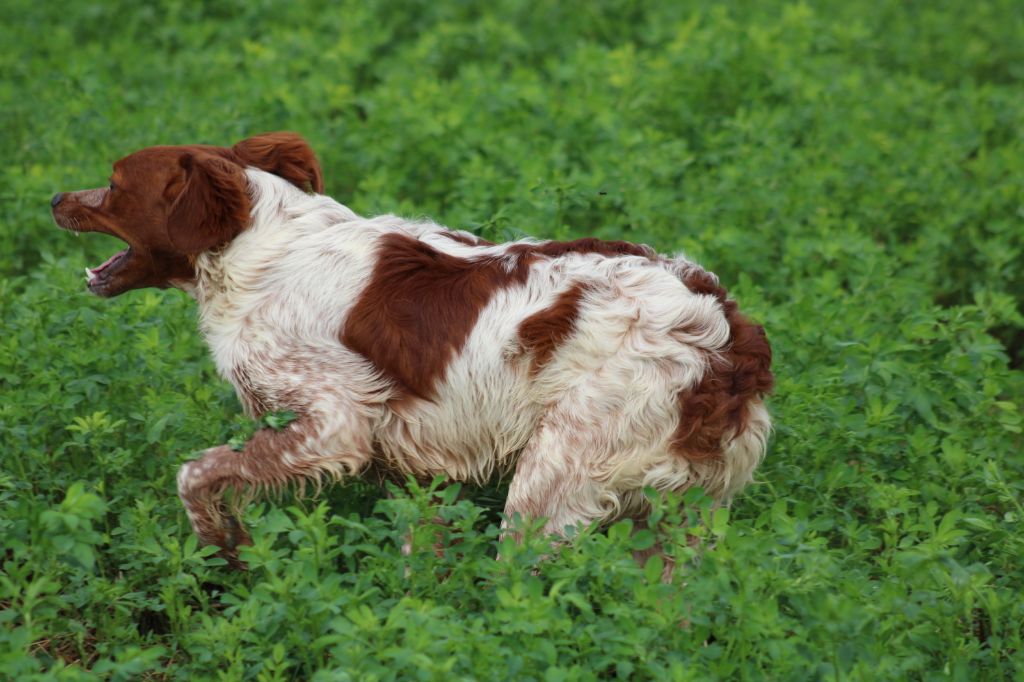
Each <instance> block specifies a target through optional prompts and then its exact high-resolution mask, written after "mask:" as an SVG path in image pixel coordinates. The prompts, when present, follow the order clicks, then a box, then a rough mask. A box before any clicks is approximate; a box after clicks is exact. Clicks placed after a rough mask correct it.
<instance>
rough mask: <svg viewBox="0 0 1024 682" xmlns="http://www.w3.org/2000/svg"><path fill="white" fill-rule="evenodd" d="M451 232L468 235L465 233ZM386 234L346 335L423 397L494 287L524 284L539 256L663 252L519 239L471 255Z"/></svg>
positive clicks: (593, 241)
mask: <svg viewBox="0 0 1024 682" xmlns="http://www.w3.org/2000/svg"><path fill="white" fill-rule="evenodd" d="M445 234H446V236H448V237H449V238H453V239H455V241H459V242H461V243H465V241H463V240H462V239H459V238H458V237H460V236H461V235H458V234H456V233H453V232H446V233H445ZM466 241H468V240H466ZM381 242H382V244H381V247H380V250H379V251H378V255H377V265H376V267H375V269H374V272H373V276H372V277H371V281H370V283H369V284H368V285H367V287H366V289H365V291H364V292H363V294H362V295H361V296H360V298H359V300H358V301H357V302H356V305H355V307H353V309H352V312H351V313H350V314H349V316H348V319H347V320H346V322H345V328H344V329H343V330H342V332H341V337H342V342H343V343H344V344H345V345H346V346H348V347H349V348H351V349H352V350H354V351H356V352H357V353H359V354H361V355H362V356H363V357H365V358H367V359H368V360H370V362H372V363H373V364H374V366H376V367H377V368H378V369H379V370H381V371H382V372H383V373H384V374H385V375H387V376H388V377H390V378H391V379H392V380H393V381H394V382H395V383H396V385H397V386H398V387H399V388H400V390H401V391H402V393H403V394H405V395H412V396H415V397H418V398H424V399H430V398H431V397H432V396H433V394H434V389H435V384H436V383H437V381H439V380H441V379H443V377H444V374H445V371H446V369H447V366H448V363H449V362H451V360H452V358H454V357H455V355H456V354H457V353H458V352H459V351H461V350H462V346H463V345H464V344H465V342H466V339H467V338H468V337H469V334H470V332H471V331H472V329H473V326H474V325H475V324H476V320H477V318H478V317H479V315H480V311H481V310H482V309H483V308H484V306H485V305H487V302H488V301H490V299H491V296H493V294H494V292H496V291H498V290H499V289H501V288H503V287H508V286H516V285H521V284H523V283H524V282H525V281H526V278H527V276H528V274H529V269H530V265H531V264H532V263H533V262H534V261H535V260H536V259H537V258H558V257H560V256H564V255H566V254H570V253H595V254H598V255H601V256H606V257H615V256H625V255H629V256H643V257H645V258H651V259H654V258H657V257H658V256H657V254H656V253H655V252H654V250H653V249H651V248H650V247H649V246H644V245H641V244H631V243H629V242H618V241H615V242H606V241H602V240H600V239H577V240H574V241H569V242H543V243H540V244H513V245H511V246H510V247H509V248H508V250H507V251H506V252H505V255H503V256H501V257H485V258H473V259H466V258H459V257H456V256H452V255H449V254H446V253H443V252H441V251H438V250H437V249H434V248H432V247H430V246H429V245H427V244H425V243H423V242H421V241H419V240H417V239H415V238H412V237H408V236H406V235H401V234H388V235H385V236H384V237H382V238H381ZM565 308H566V309H565V310H562V311H561V314H562V316H563V317H564V316H565V314H566V313H567V312H568V308H567V306H565ZM528 331H529V330H528ZM551 340H552V339H551V338H550V337H549V338H548V340H547V341H545V342H542V343H541V345H544V344H550V343H551ZM555 345H557V342H556V344H555ZM553 350H554V346H552V348H551V352H553ZM544 361H546V357H545V358H544Z"/></svg>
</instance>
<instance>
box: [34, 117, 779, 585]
mask: <svg viewBox="0 0 1024 682" xmlns="http://www.w3.org/2000/svg"><path fill="white" fill-rule="evenodd" d="M322 192H323V177H322V173H321V169H320V165H319V163H318V161H317V158H316V156H315V154H314V153H313V151H312V150H311V149H310V147H309V145H308V144H307V143H306V142H305V141H304V140H303V139H302V138H301V137H300V136H298V135H296V134H294V133H285V132H278V133H268V134H263V135H257V136H255V137H251V138H248V139H246V140H243V141H241V142H239V143H238V144H236V145H234V146H232V147H215V146H206V145H190V146H161V147H150V148H147V149H143V150H141V151H138V152H135V153H134V154H131V155H129V156H126V157H125V158H122V159H121V160H119V161H117V162H116V163H114V165H113V174H112V176H111V178H110V184H109V186H108V187H104V188H98V189H90V190H84V191H78V192H70V193H61V194H57V195H55V196H54V197H53V199H52V201H51V208H52V213H53V216H54V220H55V222H56V223H57V225H58V226H60V227H62V228H65V229H68V230H72V231H75V232H102V233H105V234H110V235H113V236H115V237H117V238H119V239H120V240H122V241H124V242H126V243H127V245H128V247H127V248H126V249H124V250H123V251H119V252H118V253H116V254H114V255H113V256H112V257H111V258H109V259H108V260H107V261H106V262H104V263H103V264H101V265H99V266H96V267H93V268H86V277H87V286H88V289H89V291H91V292H92V293H94V294H96V295H98V296H102V297H112V296H118V295H120V294H122V293H124V292H126V291H130V290H132V289H139V288H143V287H160V288H166V287H176V288H178V289H182V290H183V291H185V292H187V293H188V294H190V295H191V296H192V297H193V298H194V299H195V300H196V302H197V304H198V308H199V326H200V328H201V331H202V333H203V335H204V337H205V339H206V341H207V342H208V344H209V346H210V350H211V352H212V354H213V358H214V360H215V362H216V365H217V369H218V371H219V372H220V374H221V376H223V377H224V378H225V379H226V380H227V381H230V382H231V383H232V384H233V385H234V387H235V390H236V391H237V393H238V397H239V398H240V400H241V402H242V404H243V406H244V408H245V410H246V412H247V413H248V414H249V415H251V416H253V417H259V416H260V415H264V414H267V413H270V412H279V411H291V412H293V413H294V415H295V419H294V421H292V422H291V423H289V424H288V425H287V426H286V427H284V428H282V429H272V428H264V429H261V430H259V431H258V432H257V433H256V434H255V435H254V436H253V437H252V438H251V439H250V440H249V441H248V442H246V443H245V445H244V449H242V450H241V451H236V450H235V449H232V448H231V447H229V446H227V445H221V446H217V447H213V448H210V449H208V450H206V451H205V452H204V454H203V456H202V457H201V458H200V459H198V460H195V461H191V462H188V463H186V464H184V465H183V466H182V467H181V468H180V470H179V473H178V477H177V484H178V493H179V495H180V497H181V500H182V502H183V504H184V506H185V510H186V511H187V513H188V517H189V520H190V522H191V525H192V528H193V529H194V530H195V532H196V533H197V534H198V536H199V538H200V539H201V540H202V541H203V542H205V543H207V544H212V545H217V546H218V547H220V548H221V551H222V553H223V555H224V556H225V557H227V558H228V559H229V561H231V562H232V563H233V564H234V565H236V566H242V564H241V562H240V561H239V560H238V555H237V548H238V547H239V546H240V545H244V544H248V543H249V542H250V539H249V536H248V534H247V532H246V530H245V529H244V528H243V527H242V526H241V524H240V523H239V521H238V520H237V518H236V514H235V513H233V512H231V511H229V510H228V509H227V507H226V506H225V503H224V497H225V494H226V493H227V491H228V489H232V490H235V491H247V492H249V493H255V492H259V491H262V490H265V489H279V488H281V487H283V486H287V485H289V484H293V483H299V484H301V483H302V482H304V481H309V480H312V481H314V482H316V483H317V484H319V483H321V482H323V481H325V480H337V479H341V478H343V477H347V476H356V475H361V474H362V475H370V474H371V473H373V472H376V473H377V474H378V475H381V476H395V477H398V478H402V479H404V478H405V477H407V476H413V477H415V478H419V479H427V480H429V479H431V478H433V477H435V476H436V475H439V474H442V475H444V476H446V477H447V478H448V479H450V480H454V481H468V482H476V483H480V482H484V481H486V480H488V479H490V478H491V477H492V475H494V474H496V473H498V472H510V473H512V477H511V480H510V483H509V489H508V497H507V500H506V504H505V515H506V519H512V518H514V517H515V515H517V514H518V515H519V516H521V517H525V518H530V519H540V518H543V519H546V521H545V522H544V526H543V527H544V530H545V531H546V532H548V533H551V534H554V535H559V534H564V533H565V530H566V529H567V528H568V527H572V526H575V525H576V524H580V523H584V524H586V523H591V522H607V521H611V520H614V519H617V518H622V517H637V518H639V517H640V516H641V515H642V514H644V512H645V511H646V509H647V504H648V501H647V498H646V497H645V495H644V492H643V491H644V489H645V488H647V487H651V488H654V489H656V490H660V491H682V490H685V489H687V488H690V487H692V486H702V487H703V488H704V490H705V491H706V492H707V493H708V494H709V495H711V496H712V497H713V498H714V499H716V500H718V501H721V502H727V501H728V500H729V499H731V498H732V496H733V495H735V494H736V493H737V492H738V491H739V490H740V489H741V488H743V487H744V486H745V485H746V484H747V483H749V482H750V481H751V480H752V475H753V472H754V470H755V468H756V467H757V465H758V463H759V462H760V460H761V459H762V457H763V455H764V453H765V449H766V443H767V439H768V436H769V432H770V430H771V421H770V418H769V415H768V412H767V410H766V408H765V406H764V396H765V395H766V394H768V393H769V392H770V390H771V388H772V382H773V377H772V373H771V368H770V367H771V347H770V345H769V343H768V340H767V338H766V336H765V333H764V331H763V329H762V328H761V327H760V326H759V325H756V324H754V323H752V322H750V321H749V320H748V319H747V318H745V317H744V316H743V315H741V314H740V313H739V311H738V309H737V304H736V302H735V301H733V300H731V299H730V298H728V296H727V294H726V291H725V289H723V288H722V287H721V286H720V285H719V283H718V280H717V278H716V277H715V276H714V275H713V274H711V273H710V272H707V271H706V270H704V269H703V268H701V267H700V266H699V265H697V264H696V263H694V262H692V261H690V260H688V259H686V258H685V257H683V256H675V257H668V256H663V255H659V254H658V253H656V252H655V251H654V250H653V249H651V248H650V247H647V246H643V245H637V244H632V243H628V242H623V241H601V240H597V239H579V240H575V241H565V242H558V241H539V240H533V239H522V240H519V241H515V242H511V243H504V244H495V243H492V242H489V241H486V240H484V239H482V238H480V237H478V236H476V235H474V234H471V233H469V232H465V231H459V230H454V229H448V228H446V227H443V226H441V225H437V224H434V223H432V222H429V221H424V220H407V219H404V218H400V217H396V216H393V215H383V216H378V217H375V218H364V217H361V216H358V215H356V214H355V213H354V212H353V211H351V210H350V209H348V208H347V207H345V206H343V205H342V204H340V203H338V202H337V201H335V200H334V199H332V198H330V197H328V196H325V195H323V194H322Z"/></svg>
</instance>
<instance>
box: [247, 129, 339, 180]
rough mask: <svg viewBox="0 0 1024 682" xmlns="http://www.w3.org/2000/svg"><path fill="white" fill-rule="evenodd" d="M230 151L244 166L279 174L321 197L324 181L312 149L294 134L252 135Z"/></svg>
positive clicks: (300, 137)
mask: <svg viewBox="0 0 1024 682" xmlns="http://www.w3.org/2000/svg"><path fill="white" fill-rule="evenodd" d="M231 151H232V152H234V153H235V156H236V157H237V158H238V160H239V162H240V163H241V164H242V165H243V166H253V167H255V168H259V169H260V170H264V171H267V172H268V173H273V174H274V175H280V176H281V177H282V178H284V179H285V180H287V181H288V182H290V183H292V184H293V185H295V186H296V187H298V188H299V189H301V190H304V191H310V190H312V191H313V192H316V193H317V194H322V193H323V191H324V178H323V174H322V172H321V171H320V162H318V161H317V160H316V154H314V153H313V149H312V148H311V147H310V146H309V145H308V144H307V143H306V141H305V140H303V139H302V136H300V135H297V134H296V133H288V132H279V133H264V134H262V135H254V136H253V137H250V138H248V139H245V140H242V141H241V142H239V143H238V144H236V145H235V146H234V147H232V148H231Z"/></svg>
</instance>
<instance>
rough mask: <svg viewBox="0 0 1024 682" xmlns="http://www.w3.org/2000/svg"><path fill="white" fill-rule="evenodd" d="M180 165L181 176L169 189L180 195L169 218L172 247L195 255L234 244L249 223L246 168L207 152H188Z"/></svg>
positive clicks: (183, 156) (180, 160) (172, 206)
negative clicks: (227, 243)
mask: <svg viewBox="0 0 1024 682" xmlns="http://www.w3.org/2000/svg"><path fill="white" fill-rule="evenodd" d="M179 164H180V166H181V173H180V174H178V175H177V176H176V177H175V178H174V179H173V180H171V182H170V183H169V184H168V187H167V191H168V193H173V192H177V198H175V199H174V203H172V204H171V210H170V214H169V215H168V218H167V236H168V238H169V239H170V242H171V245H172V246H174V248H175V249H177V250H178V251H180V252H181V253H185V254H190V255H194V254H197V253H202V252H203V251H206V250H208V249H212V248H213V247H215V246H220V245H221V244H224V243H226V242H228V241H231V240H232V239H233V238H234V237H235V236H236V235H237V234H238V233H239V232H241V231H242V230H243V229H245V227H246V225H247V224H248V222H249V208H250V204H249V194H248V192H247V191H246V179H245V172H244V171H243V170H242V167H241V166H239V165H238V164H237V163H234V162H232V161H228V160H227V159H223V158H221V157H219V156H215V155H213V154H209V153H206V152H186V153H185V154H184V155H182V156H181V158H180V159H179ZM178 187H180V188H181V189H180V190H178Z"/></svg>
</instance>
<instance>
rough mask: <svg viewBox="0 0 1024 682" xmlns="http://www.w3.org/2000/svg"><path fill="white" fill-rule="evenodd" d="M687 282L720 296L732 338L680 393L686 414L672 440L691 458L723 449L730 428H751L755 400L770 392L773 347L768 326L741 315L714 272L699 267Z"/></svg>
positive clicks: (692, 287) (696, 289)
mask: <svg viewBox="0 0 1024 682" xmlns="http://www.w3.org/2000/svg"><path fill="white" fill-rule="evenodd" d="M683 284H685V285H686V287H687V288H688V289H689V290H690V291H693V292H694V293H697V294H705V295H711V296H714V297H715V298H717V299H718V302H719V303H720V304H721V306H722V310H723V311H724V313H725V318H726V320H727V321H728V323H729V330H730V343H729V346H728V348H726V350H725V352H723V353H722V354H721V356H720V357H719V358H715V359H713V360H712V362H711V367H710V368H709V370H708V372H707V373H706V374H705V375H704V378H703V379H702V380H701V382H700V383H699V384H697V386H696V387H694V388H692V389H690V390H689V391H684V392H683V393H682V394H680V396H679V407H680V411H681V413H682V419H681V421H680V422H679V427H678V428H677V429H676V432H675V435H674V436H673V439H672V444H671V447H672V449H673V451H675V452H677V453H678V454H680V455H682V456H683V457H686V458H687V459H690V460H703V459H710V458H714V457H717V456H719V455H720V454H721V449H722V439H723V437H724V436H725V435H726V434H727V433H732V434H734V435H737V434H740V433H742V432H743V430H744V429H745V428H746V421H747V418H748V409H749V406H750V404H751V402H752V401H753V400H755V399H757V398H760V397H762V396H764V395H765V394H767V393H770V392H771V390H772V384H773V377H772V373H771V363H772V349H771V346H770V345H769V344H768V339H767V338H766V337H765V334H764V328H763V327H761V326H760V325H758V324H754V323H753V322H751V321H750V320H748V319H747V318H746V317H744V316H743V315H741V314H740V312H739V310H738V306H737V304H736V302H735V301H732V300H729V298H728V295H727V294H726V291H725V289H724V288H723V287H721V286H720V285H719V284H718V283H717V282H716V281H715V278H714V276H713V275H711V274H709V273H707V272H705V271H703V270H700V269H694V270H691V271H690V272H688V273H687V274H686V275H685V276H684V277H683Z"/></svg>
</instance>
